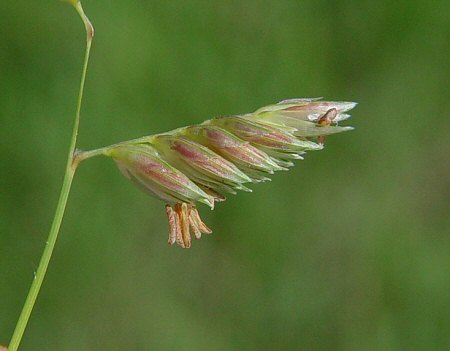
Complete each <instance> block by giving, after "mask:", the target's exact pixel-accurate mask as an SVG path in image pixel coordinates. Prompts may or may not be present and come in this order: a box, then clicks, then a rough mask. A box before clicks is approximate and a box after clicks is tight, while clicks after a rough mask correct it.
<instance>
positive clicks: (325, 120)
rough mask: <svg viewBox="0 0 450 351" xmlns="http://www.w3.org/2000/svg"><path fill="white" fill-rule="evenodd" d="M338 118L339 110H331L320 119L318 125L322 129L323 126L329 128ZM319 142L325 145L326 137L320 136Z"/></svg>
mask: <svg viewBox="0 0 450 351" xmlns="http://www.w3.org/2000/svg"><path fill="white" fill-rule="evenodd" d="M336 116H337V110H336V109H335V108H330V109H329V110H328V111H327V112H325V114H324V115H323V116H322V117H320V119H319V121H318V122H317V124H318V125H319V126H321V127H322V126H323V127H327V126H329V125H331V123H333V121H334V119H335V118H336ZM317 142H318V143H319V144H322V145H323V144H325V135H319V136H318V137H317Z"/></svg>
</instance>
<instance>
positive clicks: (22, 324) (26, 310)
mask: <svg viewBox="0 0 450 351" xmlns="http://www.w3.org/2000/svg"><path fill="white" fill-rule="evenodd" d="M70 2H71V3H72V4H73V5H74V7H75V9H76V11H77V12H78V14H79V15H80V17H81V19H82V21H83V23H84V25H85V28H86V39H87V40H86V50H85V56H84V63H83V70H82V74H81V82H80V89H79V93H78V100H77V108H76V113H75V121H74V125H73V131H72V137H71V141H70V148H69V153H68V157H67V164H66V171H65V174H64V181H63V185H62V188H61V193H60V195H59V200H58V204H57V207H56V211H55V216H54V217H53V222H52V226H51V228H50V232H49V235H48V239H47V242H46V244H45V249H44V252H43V254H42V257H41V260H40V262H39V266H38V268H37V270H36V272H35V275H34V280H33V282H32V284H31V287H30V290H29V292H28V296H27V298H26V300H25V304H24V306H23V308H22V312H21V313H20V316H19V319H18V321H17V324H16V328H15V330H14V333H13V335H12V338H11V342H10V344H9V347H8V350H9V351H16V350H17V349H18V347H19V344H20V341H21V340H22V336H23V334H24V332H25V328H26V326H27V324H28V320H29V318H30V315H31V312H32V310H33V307H34V304H35V302H36V298H37V296H38V294H39V291H40V289H41V286H42V282H43V280H44V277H45V274H46V272H47V268H48V264H49V262H50V258H51V256H52V253H53V249H54V247H55V244H56V239H57V238H58V233H59V229H60V227H61V222H62V219H63V216H64V211H65V208H66V204H67V199H68V197H69V192H70V187H71V185H72V180H73V176H74V175H75V170H76V168H77V165H78V162H74V154H75V147H76V143H77V134H78V126H79V122H80V111H81V103H82V100H83V90H84V82H85V79H86V72H87V66H88V62H89V54H90V51H91V44H92V39H93V37H94V28H93V26H92V24H91V22H90V21H89V19H88V18H87V16H86V15H85V13H84V11H83V8H82V7H81V3H80V2H79V1H70Z"/></svg>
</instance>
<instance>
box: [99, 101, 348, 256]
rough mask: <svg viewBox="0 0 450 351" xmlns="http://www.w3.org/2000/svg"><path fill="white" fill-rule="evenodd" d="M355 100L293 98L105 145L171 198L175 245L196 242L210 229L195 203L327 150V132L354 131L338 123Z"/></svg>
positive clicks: (152, 189) (142, 183)
mask: <svg viewBox="0 0 450 351" xmlns="http://www.w3.org/2000/svg"><path fill="white" fill-rule="evenodd" d="M355 105H356V103H354V102H332V101H319V99H290V100H284V101H281V102H279V103H277V104H274V105H269V106H266V107H263V108H260V109H258V110H257V111H255V112H254V113H249V114H244V115H233V116H227V117H217V118H213V119H211V120H208V121H206V122H204V123H202V124H200V125H193V126H189V127H184V128H179V129H176V130H173V131H171V132H168V133H163V134H156V135H153V136H148V137H144V138H140V139H136V140H131V141H126V142H123V143H119V144H116V145H113V146H111V147H109V148H105V149H106V151H105V152H104V153H105V155H107V156H110V157H112V158H113V159H114V160H115V161H116V163H117V165H118V166H119V168H120V170H121V171H122V173H123V174H124V175H125V176H126V177H127V178H129V179H131V180H132V181H133V182H134V183H135V184H136V185H137V186H138V187H139V188H141V189H142V190H144V191H145V192H147V193H149V194H150V195H153V196H155V197H157V198H160V199H161V200H163V201H165V202H166V204H167V205H166V213H167V217H168V220H169V240H168V242H169V244H171V245H172V244H175V243H177V244H178V245H179V246H181V247H183V248H189V247H190V246H191V232H192V233H193V234H194V236H195V238H197V239H199V238H200V237H201V235H202V234H209V233H211V229H209V228H208V227H207V226H206V224H205V223H203V221H202V220H201V219H200V216H199V214H198V211H197V208H196V206H195V203H196V202H200V203H204V204H206V205H208V206H210V207H211V208H214V204H215V202H220V201H224V200H225V196H224V195H223V193H225V192H229V193H232V194H235V193H236V191H237V190H244V191H251V189H249V188H248V187H247V186H245V185H244V184H246V183H250V182H253V183H254V182H261V181H266V180H270V179H269V178H268V177H267V176H269V175H271V174H273V173H274V172H275V171H279V170H287V167H290V166H292V165H293V162H292V161H293V160H296V159H302V158H303V156H302V155H303V154H305V153H306V151H314V150H321V149H322V148H323V147H324V142H325V136H326V135H329V134H334V133H339V132H343V131H347V130H351V129H352V128H351V127H340V126H337V125H336V124H337V122H339V121H342V120H345V119H347V118H349V117H350V115H348V114H347V113H346V112H347V111H349V110H351V109H352V108H353V107H355Z"/></svg>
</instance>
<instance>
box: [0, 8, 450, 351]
mask: <svg viewBox="0 0 450 351" xmlns="http://www.w3.org/2000/svg"><path fill="white" fill-rule="evenodd" d="M84 8H85V10H86V12H87V13H88V15H89V16H90V18H91V19H92V21H93V23H94V25H95V28H96V37H95V40H94V45H93V52H92V56H91V58H92V60H91V64H90V67H89V72H88V78H87V85H86V90H85V93H86V94H85V104H84V107H83V110H82V120H81V128H80V134H79V144H78V145H79V147H80V148H84V149H91V148H96V147H100V146H104V145H108V144H111V143H114V142H118V141H122V140H127V139H131V138H135V137H139V136H142V135H146V134H153V133H156V132H161V131H166V130H169V129H173V128H175V127H180V126H183V125H187V124H193V123H198V122H201V121H203V120H205V119H208V118H211V117H213V116H216V115H220V114H231V113H244V112H250V111H253V110H255V109H257V108H259V107H261V106H264V105H267V104H270V103H272V102H276V101H278V100H281V99H285V98H292V97H316V96H324V97H325V98H326V99H329V100H333V99H334V100H352V101H357V102H358V103H359V105H358V107H357V108H356V109H355V110H354V111H352V112H353V116H354V117H353V118H352V119H351V120H350V121H349V122H348V123H346V124H351V125H353V126H355V127H356V130H355V131H353V132H349V133H344V134H340V135H336V136H332V137H330V138H329V139H328V142H327V148H326V149H325V150H324V151H322V152H316V153H314V152H312V153H309V154H308V155H307V158H306V160H305V161H301V162H298V164H297V166H296V167H295V168H293V169H292V170H291V171H290V172H284V173H278V174H276V175H275V176H274V177H273V181H272V182H271V183H266V184H261V185H258V186H255V187H254V192H253V194H248V193H241V194H239V195H238V196H235V197H230V198H229V199H228V201H227V202H226V203H224V204H220V205H218V206H217V208H216V210H214V211H213V212H211V211H209V210H208V209H207V208H206V207H204V206H202V208H201V209H200V210H201V213H202V216H203V218H204V220H205V222H206V223H208V224H209V225H210V226H211V227H212V228H213V230H214V234H213V235H212V236H209V237H206V238H203V239H202V240H200V241H195V242H194V245H193V247H192V248H191V249H190V250H182V249H180V248H178V247H169V246H168V245H167V242H166V240H167V221H166V216H165V211H164V205H163V203H162V202H159V201H158V200H155V199H152V198H149V197H147V196H146V195H145V194H144V193H141V192H139V191H138V190H136V189H135V188H134V187H133V185H132V184H131V183H129V182H128V181H127V180H125V178H123V177H122V175H120V173H119V172H118V170H117V169H116V167H115V165H114V164H113V162H111V160H108V159H103V158H98V159H93V160H89V161H87V162H86V163H85V164H82V166H81V167H80V168H79V172H78V173H77V176H76V177H75V181H74V184H73V188H72V193H71V195H70V199H69V204H68V207H67V210H66V216H65V219H64V222H63V226H62V229H61V233H60V237H59V240H58V243H57V247H56V250H55V253H54V256H53V259H52V262H51V264H50V269H49V271H48V274H47V276H46V279H45V282H44V285H43V288H42V290H41V294H40V296H39V298H38V301H37V304H36V307H35V310H34V311H33V314H32V316H31V319H30V323H29V326H28V329H27V331H26V333H25V336H24V339H23V343H22V348H21V349H22V350H40V351H44V350H124V349H126V350H175V349H178V350H448V349H450V239H449V233H450V157H449V152H450V122H449V111H450V94H449V81H450V73H449V72H450V70H449V62H450V49H449V39H450V2H448V1H433V2H429V1H411V0H409V1H377V2H375V1H345V0H343V1H217V2H215V1H170V2H169V1H142V0H141V1H138V0H128V1H125V0H118V1H92V0H91V1H89V0H86V1H85V2H84ZM84 39H85V37H84V32H83V28H82V24H81V22H80V20H79V18H78V17H77V15H76V13H75V11H74V10H73V9H72V8H71V7H70V6H68V5H66V4H63V3H61V2H59V1H25V0H18V1H2V2H1V3H0V125H1V127H0V147H1V149H0V150H1V167H0V282H1V289H0V344H6V343H8V340H9V338H10V335H11V334H12V331H13V329H14V326H15V323H16V320H17V317H18V315H19V313H20V310H21V308H22V304H23V302H24V300H25V297H26V294H27V291H28V288H29V285H30V283H31V281H32V278H33V271H34V270H35V269H36V268H37V265H38V262H39V258H40V255H41V252H42V249H43V247H44V244H45V241H46V237H47V232H48V229H49V226H50V222H51V219H52V217H53V213H54V210H55V206H56V201H57V197H58V194H59V189H60V186H61V182H62V176H63V171H64V164H65V158H66V154H67V150H68V144H69V138H70V133H71V128H72V120H73V114H74V111H75V100H76V94H77V89H78V84H79V76H80V71H81V63H82V58H83V50H84Z"/></svg>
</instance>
